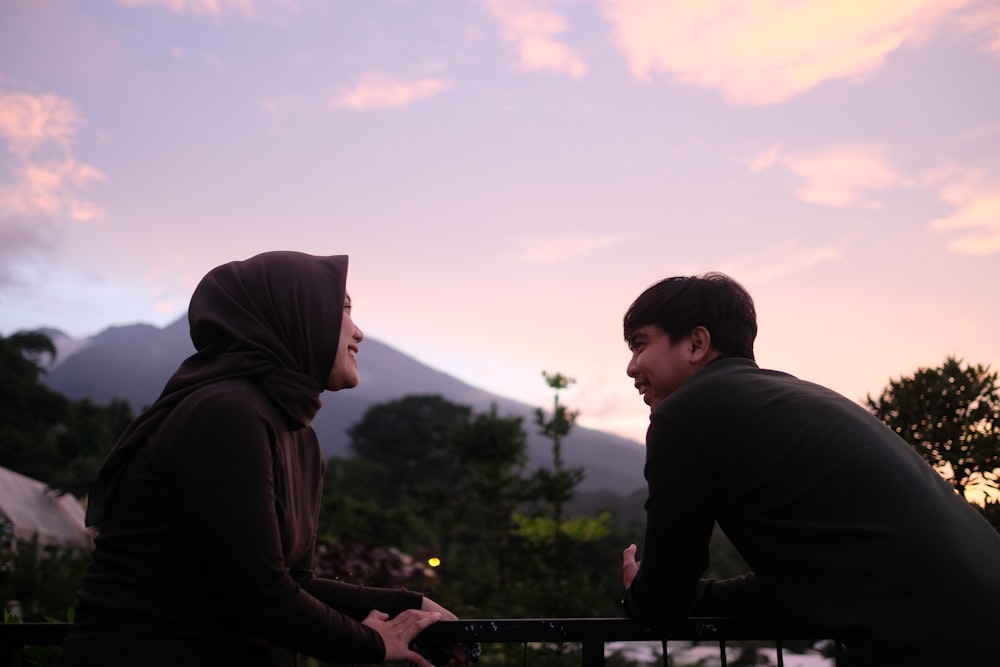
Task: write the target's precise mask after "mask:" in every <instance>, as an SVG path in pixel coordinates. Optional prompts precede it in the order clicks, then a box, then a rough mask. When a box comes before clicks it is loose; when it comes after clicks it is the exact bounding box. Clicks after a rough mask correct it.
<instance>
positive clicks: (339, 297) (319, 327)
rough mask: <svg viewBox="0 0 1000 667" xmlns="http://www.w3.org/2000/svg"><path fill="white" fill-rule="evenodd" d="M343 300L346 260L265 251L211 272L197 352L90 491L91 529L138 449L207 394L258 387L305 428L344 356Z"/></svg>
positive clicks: (199, 315)
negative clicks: (174, 413) (225, 384)
mask: <svg viewBox="0 0 1000 667" xmlns="http://www.w3.org/2000/svg"><path fill="white" fill-rule="evenodd" d="M346 292H347V255H334V256H330V257H317V256H314V255H307V254H305V253H300V252H292V251H275V252H266V253H262V254H260V255H256V256H254V257H251V258H250V259H247V260H244V261H239V262H230V263H228V264H223V265H222V266H219V267H216V268H214V269H212V270H211V271H209V273H208V274H207V275H206V276H205V277H204V278H202V280H201V282H200V283H199V284H198V286H197V287H196V288H195V291H194V294H193V295H192V296H191V305H190V307H189V308H188V322H189V323H190V326H191V340H192V341H193V342H194V347H195V350H196V352H195V353H194V354H193V355H191V356H190V357H188V358H187V359H185V360H184V362H183V363H181V365H180V367H179V368H178V369H177V371H176V372H174V374H173V375H172V376H171V377H170V379H169V380H168V381H167V384H166V386H165V387H164V389H163V393H162V394H160V397H159V398H158V399H157V400H156V402H155V403H153V405H152V406H150V408H149V409H147V410H146V411H145V412H143V413H142V414H141V415H139V417H137V418H136V419H135V421H133V422H132V423H131V424H130V425H129V427H128V428H127V429H125V432H124V433H122V435H121V437H120V438H119V439H118V442H117V443H116V444H115V447H114V449H113V450H112V451H111V454H110V455H109V456H108V458H107V460H106V461H105V462H104V465H103V467H102V468H101V470H100V472H99V473H98V475H97V480H96V481H95V482H94V484H93V486H92V487H91V489H90V496H89V501H88V504H87V525H88V526H95V525H99V524H100V523H101V522H102V521H103V519H104V517H105V515H106V513H107V510H108V508H109V507H110V505H111V501H112V499H113V497H114V493H115V490H116V489H117V487H118V482H119V480H120V479H121V475H122V473H123V472H124V470H125V468H126V467H127V465H128V462H129V461H131V459H132V457H133V456H134V455H135V452H136V451H137V450H138V447H139V445H141V444H143V443H144V442H146V440H147V439H148V438H149V436H150V434H152V433H153V431H154V430H155V429H156V427H157V426H159V425H160V424H161V423H162V422H163V420H164V419H165V418H166V417H167V415H169V414H170V411H171V410H172V409H173V408H174V406H176V405H177V404H178V403H180V402H181V401H182V400H183V399H184V398H185V397H187V396H188V395H189V394H191V393H192V392H194V391H197V390H198V389H200V388H202V387H204V386H206V385H209V384H211V383H213V382H219V381H221V380H230V379H235V378H248V379H251V380H252V381H253V382H254V383H255V384H256V385H257V386H258V387H259V388H260V390H261V391H262V392H264V393H265V394H266V395H267V396H268V398H270V399H271V401H272V402H273V403H274V404H275V405H276V406H277V407H278V409H279V410H280V411H281V412H282V414H283V415H284V416H285V420H286V421H287V423H288V425H289V428H291V429H293V430H297V429H301V428H303V427H305V426H308V425H309V423H310V422H311V421H312V419H313V417H315V416H316V412H318V411H319V408H320V400H319V395H320V394H321V393H322V392H323V389H324V388H325V387H326V382H327V378H328V376H329V373H330V368H331V367H332V366H333V361H334V358H335V357H336V354H337V346H338V343H339V338H340V326H341V323H342V320H343V317H344V300H345V298H346Z"/></svg>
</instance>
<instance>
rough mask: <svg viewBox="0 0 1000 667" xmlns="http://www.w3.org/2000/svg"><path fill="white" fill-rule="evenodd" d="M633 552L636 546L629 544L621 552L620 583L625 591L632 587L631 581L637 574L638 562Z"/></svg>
mask: <svg viewBox="0 0 1000 667" xmlns="http://www.w3.org/2000/svg"><path fill="white" fill-rule="evenodd" d="M635 551H636V546H635V545H634V544H630V545H628V546H627V547H625V551H623V552H622V583H623V584H625V590H628V587H629V586H631V585H632V580H633V579H635V575H636V574H637V573H638V572H639V561H637V560H636V559H635Z"/></svg>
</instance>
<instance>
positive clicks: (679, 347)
mask: <svg viewBox="0 0 1000 667" xmlns="http://www.w3.org/2000/svg"><path fill="white" fill-rule="evenodd" d="M629 349H630V350H631V351H632V359H631V360H629V363H628V366H627V367H626V369H625V372H626V373H627V374H628V376H629V377H630V378H632V379H633V380H635V388H636V389H637V390H638V391H639V394H640V395H641V396H642V400H643V402H644V403H645V404H646V405H648V406H649V409H650V410H652V409H653V408H655V407H656V406H657V405H659V403H660V401H662V400H663V399H665V398H667V397H668V396H670V394H672V393H674V392H675V391H676V390H677V388H678V387H680V386H681V385H682V384H684V383H685V382H687V380H688V379H689V378H690V377H691V376H692V375H694V374H695V373H696V372H697V371H698V370H699V368H700V366H699V365H698V364H697V363H696V362H695V360H694V359H692V346H691V344H690V338H682V339H681V340H678V341H676V342H672V341H671V340H670V336H668V335H667V333H666V332H665V331H663V329H661V328H660V327H658V326H656V325H655V324H647V325H645V326H642V327H639V328H638V329H636V330H635V331H634V332H633V333H632V336H631V337H630V339H629Z"/></svg>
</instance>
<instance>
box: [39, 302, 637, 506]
mask: <svg viewBox="0 0 1000 667" xmlns="http://www.w3.org/2000/svg"><path fill="white" fill-rule="evenodd" d="M45 333H47V334H48V335H49V336H50V337H51V338H52V340H53V342H54V343H55V344H56V347H57V349H58V350H59V356H58V357H57V358H56V361H55V363H54V364H53V365H52V366H51V367H50V368H49V369H48V373H47V375H46V376H45V381H46V383H47V384H48V385H49V386H50V387H51V388H52V389H54V390H55V391H58V392H60V393H62V394H64V395H66V396H68V397H69V398H72V399H82V398H90V399H91V400H93V401H94V402H96V403H101V404H104V403H108V402H109V401H111V400H112V399H115V398H118V399H125V400H127V401H128V402H129V403H130V404H131V406H132V409H133V411H135V412H136V413H138V412H139V411H140V410H141V409H143V408H144V407H146V406H148V405H149V404H151V403H152V402H153V401H155V400H156V397H157V396H159V394H160V391H161V390H162V389H163V384H164V383H165V382H166V380H167V378H169V377H170V375H171V374H172V373H173V372H174V370H175V369H176V368H177V366H178V365H179V364H180V362H181V361H183V360H184V359H185V358H186V357H187V356H188V355H190V354H191V353H193V352H194V346H193V345H192V343H191V339H190V337H189V335H188V326H187V319H186V318H181V319H179V320H177V321H176V322H174V323H173V324H171V325H169V326H167V327H165V328H162V329H161V328H157V327H154V326H151V325H147V324H135V325H130V326H119V327H111V328H108V329H106V330H104V331H102V332H101V333H99V334H97V335H95V336H92V337H91V338H88V339H85V340H74V339H71V338H69V337H67V336H66V335H65V334H63V333H62V332H59V331H56V330H46V331H45ZM358 361H359V364H358V366H359V369H360V373H361V384H360V385H359V386H358V387H357V388H355V389H351V390H348V391H341V392H337V393H336V394H334V393H331V392H326V393H324V394H323V396H322V397H321V400H322V401H323V409H322V410H320V412H319V414H318V415H317V417H316V420H315V421H314V422H313V427H314V428H315V429H316V432H317V435H318V436H319V439H320V442H321V443H323V450H324V453H325V455H326V456H328V457H329V456H333V455H338V456H349V455H350V452H349V451H348V438H347V434H346V430H347V429H348V428H350V427H351V426H352V425H353V424H355V423H356V422H357V421H358V420H359V419H360V418H361V417H362V415H363V414H364V413H365V411H366V410H367V409H368V408H369V407H371V406H372V405H375V404H377V403H384V402H387V401H391V400H394V399H397V398H402V397H403V396H408V395H413V394H439V395H441V396H443V397H444V398H445V399H447V400H449V401H452V402H454V403H458V404H461V405H469V406H472V407H473V409H474V410H475V411H477V412H483V411H486V410H489V408H490V405H491V404H496V406H497V410H498V412H499V414H501V415H505V416H506V415H516V416H519V417H522V418H523V419H524V428H525V431H526V433H527V434H528V445H529V454H530V459H531V462H532V464H533V465H535V466H548V465H551V461H552V447H551V442H550V441H549V440H546V439H545V438H542V437H541V436H539V435H537V434H536V433H535V431H537V427H536V426H535V425H534V421H533V419H534V411H535V406H531V405H527V404H525V403H520V402H518V401H515V400H512V399H509V398H504V397H501V396H497V395H495V394H491V393H489V392H486V391H483V390H481V389H477V388H475V387H473V386H471V385H469V384H466V383H465V382H462V381H461V380H458V379H456V378H454V377H452V376H450V375H447V374H445V373H442V372H440V371H437V370H435V369H433V368H431V367H429V366H427V365H425V364H422V363H420V362H418V361H416V360H415V359H413V358H412V357H409V356H407V355H405V354H402V353H401V352H399V351H397V350H395V349H393V348H391V347H389V346H388V345H385V344H384V343H381V342H379V341H377V340H374V339H372V338H371V337H369V336H366V337H365V342H364V343H363V344H362V346H361V353H360V354H359V357H358ZM563 458H564V460H565V462H566V465H568V466H582V467H583V468H584V469H585V470H586V478H585V480H584V482H583V483H582V484H581V485H580V490H581V491H587V492H591V493H590V494H589V495H591V497H602V498H606V499H608V500H607V502H606V503H605V504H607V505H610V504H613V503H612V500H611V499H613V498H614V497H615V496H620V497H625V498H630V499H629V500H628V501H627V503H626V504H627V505H628V509H627V510H626V511H624V514H627V515H633V514H634V510H635V506H636V504H637V503H638V504H639V505H640V508H641V501H642V498H643V497H644V496H642V494H641V493H637V490H639V489H643V488H644V485H645V483H644V481H643V478H642V468H643V464H644V462H645V451H644V449H643V447H642V445H640V444H639V443H637V442H635V441H633V440H629V439H626V438H622V437H619V436H616V435H612V434H609V433H605V432H603V431H597V430H593V429H586V428H583V427H581V426H575V427H574V428H573V431H572V432H571V433H570V435H569V437H568V438H567V439H566V441H565V442H564V444H563ZM606 492H611V495H609V494H608V493H606Z"/></svg>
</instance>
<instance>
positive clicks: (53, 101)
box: [0, 91, 104, 221]
mask: <svg viewBox="0 0 1000 667" xmlns="http://www.w3.org/2000/svg"><path fill="white" fill-rule="evenodd" d="M82 125H83V119H82V118H81V117H80V115H79V114H78V113H77V111H76V108H75V106H74V105H73V103H72V102H70V101H69V100H66V99H64V98H61V97H59V96H57V95H53V94H42V95H33V94H30V93H24V92H3V91H0V137H2V138H3V139H4V140H5V142H6V143H7V145H8V146H9V148H10V153H11V156H12V158H13V159H12V160H11V163H10V165H9V171H10V173H11V174H12V175H13V181H12V182H9V183H0V215H3V216H16V217H22V216H39V215H49V216H51V215H57V214H62V215H66V216H68V217H70V218H71V219H73V220H79V221H89V220H95V219H97V218H101V217H103V215H104V213H103V211H101V209H100V208H99V207H98V206H97V205H96V204H94V203H93V202H90V201H87V200H85V199H82V198H81V197H80V196H79V195H78V192H79V191H80V190H81V189H83V188H86V187H87V186H89V185H90V184H92V183H95V182H99V181H102V180H104V174H102V173H101V172H100V170H98V169H97V168H95V167H93V166H91V165H89V164H84V163H80V162H77V160H76V159H75V158H74V157H73V152H72V144H73V140H74V138H75V136H76V134H77V132H78V130H79V128H80V127H82ZM53 148H54V149H55V153H56V154H57V155H59V157H57V158H52V157H51V155H50V154H51V152H52V150H51V149H53ZM42 154H45V157H42Z"/></svg>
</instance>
